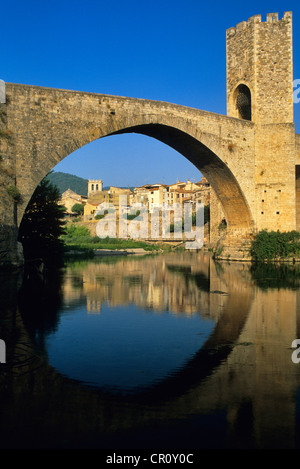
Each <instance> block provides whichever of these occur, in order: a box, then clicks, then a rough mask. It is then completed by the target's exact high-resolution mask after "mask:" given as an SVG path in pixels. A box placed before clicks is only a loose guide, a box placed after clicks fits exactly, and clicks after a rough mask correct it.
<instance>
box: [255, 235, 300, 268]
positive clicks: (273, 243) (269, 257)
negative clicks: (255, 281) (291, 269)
mask: <svg viewBox="0 0 300 469" xmlns="http://www.w3.org/2000/svg"><path fill="white" fill-rule="evenodd" d="M299 239H300V233H299V232H298V231H288V232H284V233H281V232H279V231H267V230H262V231H260V232H259V233H258V234H257V235H256V236H255V239H254V240H253V241H252V243H251V250H250V253H251V256H252V260H253V261H254V262H272V261H276V260H277V261H278V260H286V259H288V258H291V257H294V256H296V255H298V254H299V253H300V241H299Z"/></svg>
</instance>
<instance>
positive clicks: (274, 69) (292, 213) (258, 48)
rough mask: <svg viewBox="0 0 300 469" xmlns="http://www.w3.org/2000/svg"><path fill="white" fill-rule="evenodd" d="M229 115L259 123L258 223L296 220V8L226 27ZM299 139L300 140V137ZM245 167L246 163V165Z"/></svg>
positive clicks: (281, 225) (279, 225)
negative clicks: (293, 41)
mask: <svg viewBox="0 0 300 469" xmlns="http://www.w3.org/2000/svg"><path fill="white" fill-rule="evenodd" d="M226 36H227V37H226V39H227V42H226V46H227V115H228V116H231V117H237V118H240V119H245V120H249V121H252V122H253V123H254V152H255V161H254V167H253V168H251V171H252V172H253V173H254V180H255V202H256V203H255V208H254V211H255V216H254V218H255V228H256V229H258V230H260V229H263V228H267V229H270V230H273V229H280V230H283V231H288V230H293V229H295V228H296V226H297V228H299V227H300V226H299V222H300V220H299V218H298V220H297V222H298V223H297V225H296V201H295V198H296V193H295V163H296V162H295V130H294V123H293V49H292V13H291V12H286V13H285V14H284V17H283V18H282V19H281V20H278V13H270V14H267V20H266V22H262V21H261V16H260V15H256V16H253V17H252V18H250V19H249V20H248V22H246V21H243V22H242V23H239V24H238V25H237V26H236V27H235V28H230V29H228V30H227V35H226ZM298 142H299V140H298ZM242 169H244V168H241V170H242Z"/></svg>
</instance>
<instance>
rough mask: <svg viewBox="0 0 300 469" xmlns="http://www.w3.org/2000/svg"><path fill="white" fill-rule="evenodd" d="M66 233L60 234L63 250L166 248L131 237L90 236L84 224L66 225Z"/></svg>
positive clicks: (89, 251) (152, 249) (166, 248)
mask: <svg viewBox="0 0 300 469" xmlns="http://www.w3.org/2000/svg"><path fill="white" fill-rule="evenodd" d="M65 231H66V233H65V234H64V235H62V236H61V239H62V241H63V242H64V245H65V252H70V251H85V252H86V253H87V254H89V253H90V255H92V253H93V252H94V250H95V249H109V250H117V249H135V248H143V249H144V250H145V251H159V250H162V249H164V250H168V249H169V248H168V247H167V246H162V245H158V244H148V243H146V242H144V241H135V240H132V239H119V238H109V237H106V238H99V237H98V236H91V235H90V232H89V229H88V228H87V227H86V226H81V225H75V224H70V225H68V226H67V227H66V230H65Z"/></svg>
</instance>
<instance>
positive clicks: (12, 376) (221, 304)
mask: <svg viewBox="0 0 300 469" xmlns="http://www.w3.org/2000/svg"><path fill="white" fill-rule="evenodd" d="M299 279H300V266H283V267H276V268H274V267H264V268H260V269H255V270H254V269H252V268H251V266H249V265H248V264H242V263H215V262H214V261H213V260H212V259H211V257H210V255H209V254H208V253H188V252H182V253H171V254H162V255H155V256H152V255H148V256H144V257H140V256H127V257H123V256H122V257H119V256H114V257H106V258H98V259H94V260H90V261H76V262H70V263H68V264H67V265H66V266H65V267H64V268H63V269H61V271H60V272H54V273H52V274H51V273H49V275H48V276H47V277H45V278H41V277H38V276H36V275H34V276H33V275H32V274H28V275H27V273H26V275H25V276H24V278H23V277H20V276H18V275H13V274H10V275H7V274H6V275H4V276H2V281H1V315H0V338H1V339H2V340H5V342H6V345H7V350H6V352H7V360H6V361H7V362H6V363H5V364H0V367H1V368H0V371H1V374H0V398H1V400H0V416H1V421H0V432H1V434H0V436H1V443H0V445H1V447H2V448H104V449H109V448H112V449H117V448H120V449H121V448H145V449H146V448H177V449H180V448H181V449H185V448H194V449H200V448H278V447H280V448H299V447H300V434H299V424H300V406H299V404H300V400H299V399H300V387H299V384H300V371H299V370H300V363H299V364H295V363H293V361H292V360H291V355H292V352H293V349H292V348H291V344H292V341H293V340H294V339H296V338H298V337H299V338H300V333H299V311H300V302H299V300H300V296H299V292H300V288H299V287H300V281H299Z"/></svg>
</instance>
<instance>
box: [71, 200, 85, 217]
mask: <svg viewBox="0 0 300 469" xmlns="http://www.w3.org/2000/svg"><path fill="white" fill-rule="evenodd" d="M72 212H74V213H76V214H77V215H83V212H84V205H82V204H78V203H77V204H74V205H73V207H72Z"/></svg>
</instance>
